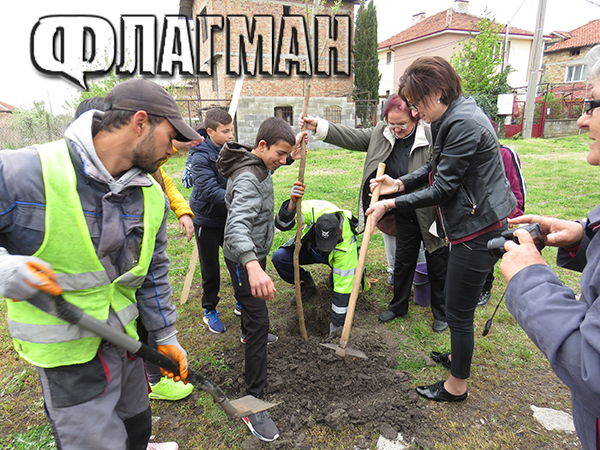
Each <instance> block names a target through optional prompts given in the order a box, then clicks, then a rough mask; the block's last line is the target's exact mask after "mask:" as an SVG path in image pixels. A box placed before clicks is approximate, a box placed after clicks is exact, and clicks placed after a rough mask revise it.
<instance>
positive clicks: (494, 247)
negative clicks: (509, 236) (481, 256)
mask: <svg viewBox="0 0 600 450" xmlns="http://www.w3.org/2000/svg"><path fill="white" fill-rule="evenodd" d="M505 242H506V238H504V237H497V238H494V239H490V240H489V241H488V243H487V249H488V252H489V253H490V255H492V256H493V257H495V258H498V259H499V258H502V255H504V254H505V253H506V250H505V249H504V243H505Z"/></svg>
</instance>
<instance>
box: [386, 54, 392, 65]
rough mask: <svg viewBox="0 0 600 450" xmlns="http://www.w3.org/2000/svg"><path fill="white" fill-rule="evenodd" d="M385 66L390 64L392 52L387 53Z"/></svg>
mask: <svg viewBox="0 0 600 450" xmlns="http://www.w3.org/2000/svg"><path fill="white" fill-rule="evenodd" d="M386 57H387V61H386V62H387V64H390V63H391V62H392V52H387V55H386Z"/></svg>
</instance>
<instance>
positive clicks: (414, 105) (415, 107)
mask: <svg viewBox="0 0 600 450" xmlns="http://www.w3.org/2000/svg"><path fill="white" fill-rule="evenodd" d="M423 98H425V96H424V95H422V96H421V98H420V99H419V100H417V101H416V102H414V103H412V104H411V105H410V109H414V110H415V111H418V110H419V108H418V107H417V105H418V104H419V103H421V100H423Z"/></svg>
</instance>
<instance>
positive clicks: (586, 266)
mask: <svg viewBox="0 0 600 450" xmlns="http://www.w3.org/2000/svg"><path fill="white" fill-rule="evenodd" d="M585 63H586V65H587V67H588V80H589V82H590V83H591V84H593V88H592V91H591V97H592V99H591V100H586V102H585V104H584V105H585V110H584V112H583V114H582V115H581V117H580V118H579V120H578V121H577V125H578V126H579V128H580V129H581V130H583V131H589V136H588V137H589V138H590V139H591V140H592V142H591V143H590V149H589V150H590V151H589V153H588V155H587V162H588V163H589V164H591V165H592V166H600V108H599V107H600V45H597V46H595V47H593V48H592V49H591V50H590V51H589V52H588V53H587V55H586V56H585ZM559 189H560V188H559ZM590 189H594V190H595V189H597V188H596V186H595V183H594V186H593V187H592V186H590ZM510 223H511V224H514V225H520V224H526V223H538V224H539V225H540V228H541V231H542V234H543V236H544V240H545V242H546V244H547V245H551V246H553V247H559V248H558V254H557V258H556V263H557V265H558V266H560V267H563V268H565V269H570V270H575V271H577V272H581V286H580V292H581V295H580V296H576V295H575V293H574V292H573V290H572V289H571V288H569V287H568V286H565V285H564V284H563V283H562V282H561V281H560V279H559V278H558V276H557V275H556V274H555V273H554V272H553V271H552V269H551V268H550V267H549V266H548V264H547V263H546V260H545V259H544V258H543V257H542V256H541V255H540V253H539V252H538V251H537V249H536V247H535V245H534V244H533V240H532V238H531V236H530V235H529V233H527V232H525V231H522V230H517V231H515V236H516V237H517V239H518V240H519V245H517V244H516V243H515V242H512V241H511V242H510V243H506V244H505V249H506V253H505V254H504V256H503V257H502V263H501V264H500V269H501V270H502V275H504V278H505V279H506V281H507V283H508V284H507V287H506V306H507V308H508V310H509V311H510V313H511V314H512V315H513V316H515V319H516V320H517V322H518V323H519V325H521V327H522V328H523V330H525V332H526V333H527V335H528V336H529V337H530V338H531V340H532V341H533V342H534V343H535V345H537V346H538V348H539V349H540V350H541V351H542V352H543V353H544V355H546V357H547V358H548V361H550V365H551V366H552V370H554V372H555V373H556V375H557V376H558V377H559V378H560V379H561V380H562V381H563V383H565V384H566V385H567V386H568V387H569V389H570V390H571V396H572V404H573V422H574V423H575V429H576V430H577V435H578V436H579V440H580V441H581V446H582V448H583V449H584V450H597V449H598V448H600V383H599V382H598V380H600V347H599V346H598V343H600V312H599V310H600V294H599V293H600V271H599V268H600V235H599V233H598V231H599V230H600V227H598V224H599V223H600V206H597V207H596V208H595V209H594V210H593V211H591V212H590V213H589V214H588V217H587V218H586V219H585V220H582V221H581V222H575V221H571V220H562V219H557V218H554V217H542V216H534V215H525V216H521V217H516V218H514V219H511V220H510Z"/></svg>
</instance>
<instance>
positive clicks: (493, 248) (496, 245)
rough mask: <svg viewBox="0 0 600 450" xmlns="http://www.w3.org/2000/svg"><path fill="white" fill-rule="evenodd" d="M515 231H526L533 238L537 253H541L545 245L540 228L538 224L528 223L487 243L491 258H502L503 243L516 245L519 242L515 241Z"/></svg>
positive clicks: (507, 231) (504, 251)
mask: <svg viewBox="0 0 600 450" xmlns="http://www.w3.org/2000/svg"><path fill="white" fill-rule="evenodd" d="M516 230H525V231H528V232H529V234H530V235H531V237H532V238H533V243H534V244H535V246H536V248H537V249H538V251H540V252H541V251H542V249H543V248H544V247H545V246H546V244H545V243H544V238H543V236H542V230H541V228H540V224H539V223H530V224H528V225H523V226H522V227H519V228H515V229H512V230H506V231H505V232H503V233H502V234H501V235H500V237H497V238H494V239H490V240H489V241H488V243H487V249H488V252H490V254H491V255H492V256H495V257H496V258H502V255H504V254H505V253H506V250H505V249H504V243H505V242H507V241H513V242H516V243H517V244H518V243H519V240H518V239H517V237H516V236H515V234H514V233H515V231H516Z"/></svg>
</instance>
